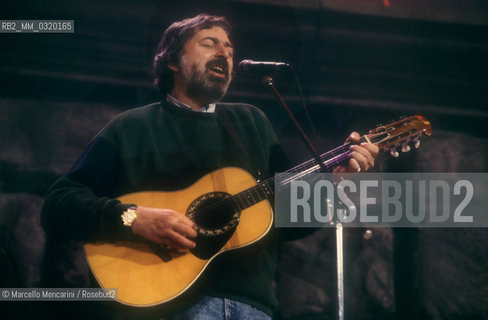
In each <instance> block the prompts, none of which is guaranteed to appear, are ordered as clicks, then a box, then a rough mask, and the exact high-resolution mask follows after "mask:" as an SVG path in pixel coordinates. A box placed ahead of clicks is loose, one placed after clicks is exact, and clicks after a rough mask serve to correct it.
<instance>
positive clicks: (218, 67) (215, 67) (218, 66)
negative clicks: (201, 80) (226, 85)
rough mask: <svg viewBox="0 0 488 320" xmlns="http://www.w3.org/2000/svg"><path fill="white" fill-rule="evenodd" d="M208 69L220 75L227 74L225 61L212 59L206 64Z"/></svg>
mask: <svg viewBox="0 0 488 320" xmlns="http://www.w3.org/2000/svg"><path fill="white" fill-rule="evenodd" d="M208 70H210V71H212V72H214V73H216V74H218V75H221V76H227V74H228V72H227V62H225V61H220V60H218V61H212V62H210V63H209V64H208Z"/></svg>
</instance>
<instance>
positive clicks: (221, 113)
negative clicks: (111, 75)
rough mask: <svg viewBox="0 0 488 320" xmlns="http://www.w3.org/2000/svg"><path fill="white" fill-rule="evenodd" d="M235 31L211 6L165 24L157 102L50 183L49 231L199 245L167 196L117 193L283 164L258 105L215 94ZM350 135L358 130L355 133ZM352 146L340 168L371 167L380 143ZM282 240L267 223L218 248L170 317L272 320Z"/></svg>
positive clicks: (222, 84)
mask: <svg viewBox="0 0 488 320" xmlns="http://www.w3.org/2000/svg"><path fill="white" fill-rule="evenodd" d="M229 36H230V24H229V23H228V22H227V20H226V19H225V18H223V17H216V16H210V15H205V14H200V15H198V16H196V17H193V18H189V19H185V20H182V21H179V22H175V23H173V24H172V25H171V26H170V27H169V28H168V29H167V30H166V31H165V32H164V34H163V37H162V39H161V42H160V44H159V46H158V50H157V53H156V55H155V58H154V74H155V84H156V85H157V86H158V88H159V90H160V91H161V94H162V99H161V101H160V102H158V103H154V104H150V105H148V106H144V107H141V108H135V109H132V110H130V111H127V112H124V113H122V114H121V115H119V116H118V117H117V118H115V119H114V120H113V121H111V122H110V123H109V124H108V125H107V126H106V127H105V128H104V129H103V130H102V131H101V132H100V133H99V134H98V135H97V136H96V137H95V138H94V139H93V140H92V142H91V143H90V145H89V146H88V147H87V149H86V150H85V151H84V153H83V154H82V156H81V157H80V158H79V160H78V161H77V162H76V164H75V165H74V166H73V168H72V169H71V170H70V172H69V173H68V174H66V175H65V176H64V177H63V178H61V179H60V180H58V181H57V182H56V183H55V184H54V185H53V186H52V187H51V189H50V190H49V192H48V195H47V197H46V201H45V204H44V207H43V212H42V223H43V226H44V228H45V230H46V234H47V235H48V236H50V237H54V238H57V239H66V240H67V239H75V240H80V241H85V242H89V241H96V240H102V241H113V240H121V239H131V238H132V237H134V236H137V237H140V238H144V239H146V240H148V241H149V242H151V243H154V244H158V245H163V246H164V247H165V248H169V250H180V251H181V250H183V251H184V250H189V249H192V248H194V247H195V245H196V244H195V238H196V237H197V228H196V226H195V221H193V220H192V219H190V218H187V217H185V213H184V212H176V211H174V210H171V209H169V207H170V204H169V203H168V208H164V207H163V208H151V207H144V206H137V204H135V203H122V202H120V201H119V200H117V199H116V198H117V197H119V196H120V195H123V194H128V193H132V192H139V191H148V190H153V191H154V190H158V191H175V190H181V189H184V188H186V187H188V186H189V185H191V184H192V183H194V182H195V181H196V180H198V179H199V178H200V177H202V176H203V175H205V174H208V173H209V172H212V171H214V170H217V169H219V168H224V167H238V168H242V169H244V170H246V171H248V172H249V173H251V174H252V175H254V176H255V178H256V179H257V178H260V179H262V178H266V177H269V176H272V175H273V174H274V173H275V172H280V171H284V169H287V168H284V167H283V163H284V161H283V160H284V156H283V154H282V152H281V148H280V146H279V144H278V141H277V139H276V135H275V133H274V131H273V129H272V127H271V125H270V123H269V121H268V119H267V118H266V117H265V115H264V114H263V113H262V112H261V111H260V110H259V109H257V108H256V107H254V106H251V105H246V104H232V103H221V102H219V101H220V100H221V99H222V97H223V96H224V95H225V93H226V91H227V89H228V87H229V84H230V81H231V78H232V70H233V51H234V49H233V47H232V43H231V41H230V40H229ZM226 123H227V124H226ZM229 123H230V124H231V125H230V126H231V127H232V128H229ZM350 139H351V141H356V142H357V141H358V140H359V137H358V135H357V134H356V133H353V134H352V135H351V137H350ZM351 148H352V151H353V152H352V153H351V159H349V160H348V162H346V163H344V164H343V166H342V167H339V168H337V169H336V170H339V171H351V172H356V171H367V170H368V169H370V168H371V167H372V166H373V165H374V157H375V156H376V155H377V153H378V148H377V147H376V146H375V145H372V144H362V145H354V146H352V147H351ZM121 216H124V220H125V221H122V219H121ZM277 239H278V232H277V231H276V230H271V231H270V232H269V233H268V234H267V235H266V237H264V239H263V240H261V241H260V243H259V245H258V246H256V248H252V250H243V251H241V252H240V251H236V252H234V253H231V254H222V255H221V256H219V258H218V259H216V260H215V261H214V262H213V263H212V264H211V266H210V267H209V268H208V269H207V270H206V271H205V284H204V285H202V286H199V291H198V292H197V295H196V297H197V298H192V299H190V300H188V302H187V304H186V305H185V309H184V310H178V312H177V313H176V314H173V315H172V316H173V317H174V318H175V319H270V318H271V317H272V316H273V314H274V313H275V312H276V310H277V308H278V304H277V300H276V298H275V297H274V296H273V292H272V288H271V283H272V279H273V275H274V272H275V267H276V244H277V242H276V241H277Z"/></svg>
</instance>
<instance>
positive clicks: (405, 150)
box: [402, 143, 410, 152]
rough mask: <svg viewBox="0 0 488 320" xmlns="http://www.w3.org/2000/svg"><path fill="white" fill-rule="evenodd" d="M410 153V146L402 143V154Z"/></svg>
mask: <svg viewBox="0 0 488 320" xmlns="http://www.w3.org/2000/svg"><path fill="white" fill-rule="evenodd" d="M409 151H410V146H409V145H408V144H407V143H404V144H403V145H402V152H409Z"/></svg>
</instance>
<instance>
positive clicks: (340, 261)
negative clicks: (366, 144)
mask: <svg viewBox="0 0 488 320" xmlns="http://www.w3.org/2000/svg"><path fill="white" fill-rule="evenodd" d="M262 81H263V84H264V85H265V86H267V87H269V88H270V89H271V91H272V92H273V93H274V95H275V96H276V98H278V100H279V101H280V103H281V105H282V106H283V108H285V110H286V112H287V113H288V116H289V117H290V119H291V120H292V122H293V124H294V125H295V127H296V128H297V129H298V131H299V132H300V137H301V138H302V140H303V142H304V143H305V146H306V147H307V149H308V151H309V152H310V154H311V155H312V156H313V157H314V159H315V161H316V162H317V164H318V165H319V166H320V171H321V172H330V169H329V168H327V167H326V166H325V165H324V163H323V161H322V160H321V158H320V155H319V154H318V152H317V150H316V149H315V147H314V146H313V144H312V142H311V141H310V139H309V138H308V136H307V135H306V133H305V132H304V131H303V129H302V127H301V126H300V124H299V123H298V122H297V120H296V118H295V116H294V115H293V113H292V112H291V110H290V108H288V106H287V104H286V102H285V101H284V100H283V98H282V97H281V95H280V93H279V92H278V90H277V89H276V87H275V86H274V84H273V78H272V77H271V76H264V77H263V80H262ZM335 230H336V253H337V303H338V319H339V320H344V256H343V253H344V247H343V242H342V241H343V239H344V234H343V228H342V224H341V223H340V222H339V223H337V224H336V228H335Z"/></svg>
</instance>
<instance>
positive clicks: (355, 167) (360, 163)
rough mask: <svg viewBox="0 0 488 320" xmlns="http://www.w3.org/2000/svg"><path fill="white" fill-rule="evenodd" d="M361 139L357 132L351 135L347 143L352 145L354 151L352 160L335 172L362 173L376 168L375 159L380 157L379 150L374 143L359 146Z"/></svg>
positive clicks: (351, 148) (364, 143)
mask: <svg viewBox="0 0 488 320" xmlns="http://www.w3.org/2000/svg"><path fill="white" fill-rule="evenodd" d="M360 138H361V137H360V136H359V133H357V132H353V133H351V134H350V135H349V137H348V138H347V140H346V142H350V143H351V144H352V145H351V147H350V148H349V150H351V151H352V153H351V158H350V159H349V161H348V162H347V163H346V164H345V165H340V166H337V167H336V168H335V169H334V172H361V171H368V170H370V169H371V168H373V167H374V159H375V158H376V156H378V152H379V148H378V147H377V146H376V145H374V144H372V143H366V142H363V143H361V144H357V143H359V141H360Z"/></svg>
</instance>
